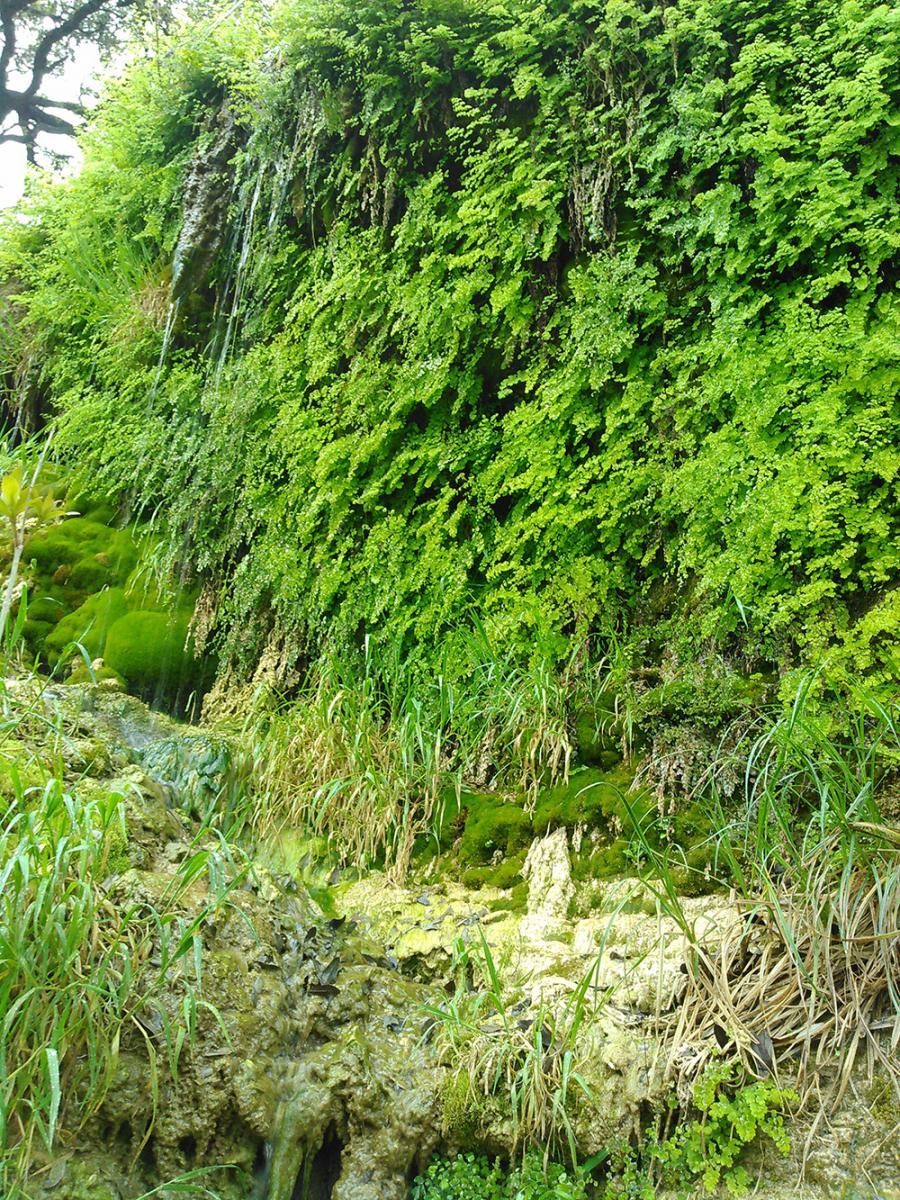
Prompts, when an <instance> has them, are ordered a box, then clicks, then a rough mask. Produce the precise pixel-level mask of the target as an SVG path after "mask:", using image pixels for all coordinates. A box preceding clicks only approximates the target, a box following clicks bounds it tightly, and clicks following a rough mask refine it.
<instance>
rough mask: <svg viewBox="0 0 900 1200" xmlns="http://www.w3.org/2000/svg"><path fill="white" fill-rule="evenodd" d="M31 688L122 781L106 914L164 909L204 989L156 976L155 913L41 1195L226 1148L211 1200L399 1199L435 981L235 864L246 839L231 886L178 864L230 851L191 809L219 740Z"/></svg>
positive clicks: (74, 690) (417, 1141)
mask: <svg viewBox="0 0 900 1200" xmlns="http://www.w3.org/2000/svg"><path fill="white" fill-rule="evenodd" d="M33 690H34V689H33ZM35 696H38V697H40V696H42V697H43V700H44V701H47V702H50V701H52V703H53V705H54V706H55V710H56V711H57V712H60V711H61V712H62V713H63V714H64V725H65V729H66V745H67V747H68V749H67V753H68V754H69V755H70V756H71V758H72V769H73V772H76V773H77V772H83V766H82V764H83V762H84V761H85V760H86V756H87V755H88V753H90V756H91V763H92V769H93V774H92V776H91V778H90V781H89V782H90V786H91V787H94V788H100V789H104V790H108V791H111V792H115V793H117V794H120V795H121V796H122V797H123V806H124V811H125V820H126V830H127V832H126V836H125V838H124V839H123V846H122V850H121V853H120V856H119V858H118V859H117V861H116V868H115V870H113V871H112V872H111V874H110V877H109V878H108V879H107V880H105V881H104V882H103V885H102V886H103V889H104V892H105V897H106V900H107V902H108V905H109V906H110V910H111V911H114V912H127V911H129V910H132V909H138V910H141V911H149V910H150V909H153V910H155V911H158V912H165V913H166V914H167V915H166V928H167V929H168V930H169V935H168V936H169V938H170V939H171V938H172V936H173V935H174V937H175V938H176V940H177V937H178V936H180V931H183V930H194V931H195V936H196V938H197V948H196V949H197V955H196V960H195V959H194V958H193V957H192V958H191V962H192V963H193V962H194V961H199V964H200V967H199V971H200V975H201V980H202V987H201V988H200V990H199V991H198V990H197V988H196V987H194V986H193V983H194V979H193V973H194V971H195V967H194V966H193V965H190V966H189V965H184V964H180V965H174V966H173V967H171V968H170V969H169V970H168V971H166V972H165V974H164V976H163V978H162V979H158V978H156V977H155V976H154V971H155V970H156V969H157V968H158V967H159V964H160V962H161V960H162V956H163V954H164V950H163V941H162V940H161V939H162V936H163V931H162V928H161V929H160V938H159V939H157V940H156V941H155V942H154V944H153V945H152V946H151V947H150V948H149V950H148V952H147V955H146V959H145V968H146V970H147V971H148V975H147V984H148V986H152V997H153V1003H152V1005H151V1006H150V1007H149V1008H145V1009H143V1010H141V1012H140V1015H139V1019H137V1020H135V1021H134V1022H130V1023H128V1024H126V1026H125V1027H124V1028H123V1032H122V1038H121V1046H120V1049H119V1054H118V1059H117V1062H116V1068H115V1075H114V1078H113V1080H112V1084H111V1086H110V1088H109V1090H108V1092H107V1093H106V1095H105V1098H104V1099H103V1102H102V1104H101V1106H100V1108H99V1110H98V1111H97V1112H96V1114H95V1115H94V1116H92V1117H91V1119H90V1120H89V1121H88V1122H87V1124H86V1125H85V1127H84V1129H83V1130H82V1131H81V1133H80V1134H79V1141H78V1145H77V1148H76V1149H75V1150H74V1151H73V1152H71V1153H69V1154H63V1155H61V1156H60V1158H59V1159H58V1160H57V1162H56V1163H55V1164H54V1169H53V1170H52V1171H51V1172H49V1173H47V1172H43V1173H40V1174H38V1175H37V1176H36V1178H35V1180H34V1193H35V1195H37V1196H40V1195H42V1194H43V1193H44V1192H45V1193H46V1195H47V1197H51V1196H52V1197H53V1198H54V1200H126V1198H128V1197H134V1196H140V1195H143V1194H144V1193H145V1192H146V1191H149V1190H150V1189H152V1188H155V1187H158V1186H159V1185H160V1184H161V1183H165V1182H166V1181H168V1180H172V1179H175V1178H177V1177H178V1176H181V1175H183V1174H184V1173H186V1172H190V1171H191V1170H194V1169H197V1168H201V1167H202V1168H210V1167H215V1166H216V1165H218V1164H229V1170H227V1171H222V1172H216V1173H214V1175H213V1176H212V1177H211V1179H210V1184H211V1186H213V1187H214V1191H215V1194H216V1195H217V1196H218V1197H220V1200H245V1198H246V1197H248V1196H256V1197H267V1198H268V1200H292V1197H294V1195H296V1194H299V1192H298V1191H297V1188H298V1186H299V1187H301V1188H302V1185H303V1180H304V1178H307V1177H308V1176H310V1175H311V1174H312V1175H313V1176H314V1177H315V1178H316V1179H318V1180H320V1181H321V1180H322V1179H326V1180H327V1181H328V1183H327V1188H326V1189H325V1190H320V1191H318V1192H316V1191H315V1190H313V1191H312V1192H310V1195H311V1196H315V1195H321V1196H331V1195H333V1196H334V1197H335V1198H336V1200H341V1198H343V1200H363V1198H364V1197H374V1196H383V1197H385V1198H388V1200H392V1198H394V1197H396V1198H397V1200H402V1197H403V1196H405V1193H406V1189H407V1180H408V1178H410V1176H411V1174H415V1173H416V1171H418V1170H419V1169H423V1168H424V1167H425V1166H426V1165H427V1161H428V1159H429V1157H430V1153H431V1150H432V1148H433V1147H434V1146H436V1144H437V1141H438V1136H439V1135H438V1130H439V1125H440V1122H439V1119H438V1097H439V1090H440V1089H439V1082H440V1073H439V1071H438V1070H437V1069H436V1067H435V1064H434V1061H433V1055H432V1054H431V1052H430V1051H429V1048H428V1047H427V1046H425V1045H422V1044H421V1041H420V1033H421V1026H422V1005H423V1004H424V1002H425V1001H426V999H427V998H428V997H429V994H430V993H429V992H428V990H427V989H426V988H425V987H424V986H423V985H422V984H420V983H416V982H412V981H409V980H407V979H405V978H404V977H403V976H402V974H401V972H400V971H399V969H398V965H397V963H396V962H395V961H389V960H388V959H387V958H386V957H385V956H384V954H383V952H382V948H381V946H380V944H379V943H377V942H376V941H374V940H372V939H371V938H369V937H367V936H366V935H365V933H364V931H363V929H362V928H361V927H360V925H359V924H358V923H357V922H355V921H352V920H350V921H342V920H339V919H337V918H333V917H328V916H327V915H326V914H325V913H323V911H322V910H321V908H320V907H319V906H318V905H317V904H315V903H314V902H313V901H312V899H311V898H310V896H309V894H308V893H307V891H306V889H305V888H304V887H303V886H302V885H301V884H299V883H298V882H297V881H296V880H294V879H291V878H289V877H281V878H279V879H276V878H274V877H273V876H272V875H271V874H270V873H269V872H268V871H266V870H265V869H264V868H263V867H261V866H259V865H258V864H244V867H243V868H241V862H240V857H241V856H240V854H239V852H236V851H235V852H229V854H230V855H231V863H230V866H229V865H228V862H227V861H224V860H223V861H222V862H221V864H220V865H221V870H222V871H223V872H225V874H231V875H234V872H235V870H237V871H239V872H240V873H239V874H238V876H237V880H236V883H235V885H234V886H233V888H232V890H231V891H230V892H229V893H228V894H227V896H226V898H225V900H224V902H222V903H213V900H212V898H211V893H210V889H211V888H212V886H213V875H212V874H210V875H209V876H208V877H207V875H206V874H203V873H201V874H198V875H197V876H196V878H195V879H193V881H191V880H190V879H189V881H188V886H184V878H185V877H184V875H183V874H182V873H180V869H181V867H182V866H183V864H185V863H186V862H188V861H189V860H190V859H191V857H192V856H194V855H197V854H199V853H205V852H209V853H215V852H216V846H217V845H218V847H219V850H221V843H220V842H219V841H218V839H217V838H215V837H214V836H212V835H211V834H209V833H204V832H203V831H202V827H201V828H200V830H199V831H198V825H197V820H196V817H197V816H198V815H199V816H202V815H203V810H204V808H205V807H208V804H209V800H210V797H215V796H216V795H222V794H227V790H228V787H229V778H230V775H231V773H232V772H233V770H234V764H233V761H232V760H230V759H229V758H228V756H227V754H226V752H225V748H224V747H223V746H221V745H218V744H217V742H216V739H215V737H214V736H212V735H211V734H208V733H206V732H202V731H198V730H193V731H192V730H188V729H185V728H184V727H179V726H178V725H177V723H175V722H174V721H172V720H171V719H170V718H167V717H165V716H162V715H160V714H156V713H153V712H151V711H150V710H148V709H147V708H146V707H145V706H144V705H143V704H141V703H140V702H139V701H137V700H135V699H134V698H133V697H129V696H127V695H125V694H124V693H122V692H121V691H119V690H118V689H116V688H115V687H112V686H109V685H95V686H91V685H69V686H54V687H53V688H52V689H51V690H48V689H46V688H45V689H44V691H43V692H42V693H41V692H39V691H38V690H35ZM32 699H33V698H32ZM34 702H35V703H38V702H40V700H34ZM179 733H180V736H179ZM101 746H102V747H103V750H104V752H103V754H102V755H101V754H100V753H99V750H98V747H101ZM73 778H74V775H73ZM173 931H174V934H173ZM170 944H171V943H170ZM185 962H187V960H185ZM151 981H152V984H151ZM188 982H190V983H191V985H192V986H191V989H190V990H189V989H188V988H187V987H186V983H188ZM191 994H193V996H194V1011H193V1016H192V1022H191V1023H192V1025H193V1034H192V1036H191V1037H189V1038H188V1039H186V1040H185V1041H184V1044H183V1045H181V1046H180V1047H179V1048H178V1053H177V1065H176V1067H175V1069H174V1070H172V1069H171V1062H170V1055H171V1053H172V1052H173V1043H172V1041H171V1040H170V1039H169V1038H168V1037H167V1035H166V1029H167V1028H169V1027H170V1024H171V1023H172V1022H173V1021H174V1020H176V1019H178V1018H179V1016H180V1014H182V1012H183V1007H182V1006H183V1004H184V1002H185V999H186V997H189V996H190V995H191ZM44 1184H46V1185H47V1186H46V1188H45V1187H44Z"/></svg>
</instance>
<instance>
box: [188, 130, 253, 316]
mask: <svg viewBox="0 0 900 1200" xmlns="http://www.w3.org/2000/svg"><path fill="white" fill-rule="evenodd" d="M237 149H238V137H237V130H236V128H235V123H234V117H233V116H232V113H231V110H230V109H229V108H228V107H227V106H223V107H222V108H221V109H219V111H218V112H216V113H215V114H213V116H212V117H211V119H210V122H209V128H208V130H207V133H206V137H205V138H204V139H201V140H200V142H199V144H198V149H197V151H196V153H195V155H194V158H193V161H192V162H191V164H190V166H189V167H188V172H187V178H186V180H185V185H184V198H183V200H182V211H183V214H184V215H183V218H182V225H181V233H180V234H179V237H178V243H177V245H176V247H175V254H174V257H173V260H172V299H173V300H175V301H177V300H180V299H182V298H183V297H185V296H187V295H188V294H189V293H191V292H194V291H197V289H198V288H201V287H203V285H204V284H205V283H206V280H207V277H208V276H209V272H210V269H211V268H212V265H213V263H214V262H215V260H216V258H217V256H218V254H219V252H220V251H221V249H222V246H223V244H224V240H225V235H226V231H227V228H228V220H227V218H228V203H229V198H230V195H231V185H232V178H233V172H232V167H231V161H232V159H233V158H234V156H235V154H236V153H237Z"/></svg>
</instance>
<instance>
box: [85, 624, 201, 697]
mask: <svg viewBox="0 0 900 1200" xmlns="http://www.w3.org/2000/svg"><path fill="white" fill-rule="evenodd" d="M190 619H191V614H190V612H188V611H181V612H175V613H172V614H171V615H169V614H168V613H162V612H146V611H138V612H132V613H127V614H126V615H125V616H122V617H119V619H118V620H117V621H116V622H115V623H114V624H113V625H112V626H111V627H110V629H109V633H108V635H107V638H106V650H105V655H104V657H105V659H106V665H107V666H108V667H110V668H111V669H112V670H113V671H117V672H118V673H119V674H120V675H121V676H122V678H123V679H125V681H126V682H127V683H128V685H129V687H132V688H135V689H136V690H138V691H140V692H144V693H151V692H164V693H171V692H175V691H177V690H178V687H179V685H180V684H181V683H182V682H186V681H188V680H190V679H192V678H193V677H194V675H195V674H196V672H197V663H196V660H195V658H194V655H193V652H192V649H191V647H190V645H189V643H188V626H189V624H190Z"/></svg>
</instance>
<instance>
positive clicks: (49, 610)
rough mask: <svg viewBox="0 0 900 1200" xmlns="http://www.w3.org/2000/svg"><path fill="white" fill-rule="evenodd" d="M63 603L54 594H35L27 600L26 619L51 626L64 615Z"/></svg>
mask: <svg viewBox="0 0 900 1200" xmlns="http://www.w3.org/2000/svg"><path fill="white" fill-rule="evenodd" d="M65 611H66V608H65V605H64V603H63V602H62V600H59V599H57V598H56V597H55V596H47V595H43V596H36V597H35V599H33V600H31V599H29V601H28V620H29V621H40V622H42V623H44V624H46V625H50V626H53V625H55V624H56V622H57V621H58V620H59V619H60V618H61V617H62V616H64V615H65Z"/></svg>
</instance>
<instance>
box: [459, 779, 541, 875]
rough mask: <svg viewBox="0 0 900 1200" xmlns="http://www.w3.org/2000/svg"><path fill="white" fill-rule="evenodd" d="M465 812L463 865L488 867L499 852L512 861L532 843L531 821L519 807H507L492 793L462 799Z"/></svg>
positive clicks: (461, 856) (461, 846)
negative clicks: (512, 856) (487, 864)
mask: <svg viewBox="0 0 900 1200" xmlns="http://www.w3.org/2000/svg"><path fill="white" fill-rule="evenodd" d="M462 808H463V810H464V815H465V828H464V830H463V834H462V840H461V843H460V847H459V859H460V862H463V863H472V864H479V863H488V862H490V860H491V859H492V858H493V856H494V854H495V853H496V852H497V851H498V850H499V851H500V852H501V853H502V854H503V856H504V857H505V858H509V857H510V856H511V855H514V854H516V852H517V851H519V850H522V849H524V848H525V847H526V846H527V845H528V843H529V842H530V841H531V837H532V825H531V817H530V816H529V815H528V813H527V812H525V810H524V809H523V808H520V807H519V805H517V804H509V803H505V802H503V801H502V800H500V799H499V797H497V796H496V795H492V794H490V793H487V794H476V793H472V794H468V795H466V796H464V797H463V801H462Z"/></svg>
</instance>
